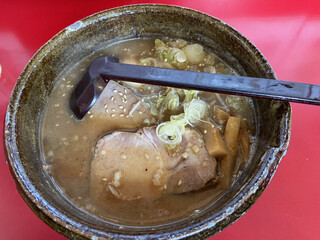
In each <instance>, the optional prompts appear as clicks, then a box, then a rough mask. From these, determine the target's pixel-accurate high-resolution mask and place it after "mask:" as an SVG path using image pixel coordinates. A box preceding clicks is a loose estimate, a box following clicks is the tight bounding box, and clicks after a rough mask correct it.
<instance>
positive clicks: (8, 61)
mask: <svg viewBox="0 0 320 240" xmlns="http://www.w3.org/2000/svg"><path fill="white" fill-rule="evenodd" d="M134 3H164V4H173V5H179V6H184V7H189V8H193V9H196V10H199V11H202V12H205V13H208V14H210V15H212V16H215V17H218V18H220V19H222V20H223V21H225V22H227V23H228V24H230V25H231V26H233V27H235V28H236V29H237V30H239V31H240V32H241V33H243V34H244V35H245V36H246V37H247V38H249V39H250V40H251V41H252V42H253V43H254V44H255V45H256V46H257V47H258V48H259V49H260V50H261V51H262V52H263V54H264V55H265V56H266V58H267V59H268V60H269V62H270V64H271V66H272V67H273V69H274V70H275V72H276V73H277V75H278V77H279V79H282V80H287V81H297V82H298V81H299V82H306V83H313V84H320V77H319V76H320V1H318V0H304V1H301V0H268V1H265V0H216V1H214V0H212V1H210V0H186V1H182V0H172V1H170V0H167V1H165V0H163V1H152V0H149V1H121V0H114V1H112V0H108V1H106V0H101V1H80V0H69V1H62V0H56V1H32V2H31V1H18V0H10V1H1V7H0V65H1V67H2V73H1V76H0V99H1V101H0V125H3V119H4V115H5V109H6V105H7V103H8V100H9V96H10V92H11V90H12V89H13V86H14V84H15V82H16V80H17V78H18V76H19V74H20V73H21V71H22V70H23V68H24V66H25V65H26V64H27V62H28V60H29V59H30V58H31V57H32V55H33V54H34V53H35V52H36V51H37V50H38V49H39V48H40V46H41V45H43V44H44V43H45V42H46V41H47V40H49V39H50V38H51V37H52V36H54V35H55V34H56V33H57V32H59V31H60V30H62V29H63V28H65V27H67V26H68V25H70V24H72V23H73V22H75V21H77V20H79V19H81V18H83V17H86V16H88V15H91V14H93V13H95V12H98V11H102V10H105V9H108V8H111V7H116V6H121V5H127V4H134ZM292 111H293V121H292V135H291V142H290V147H289V150H288V153H287V155H286V156H285V157H284V158H283V160H282V162H281V164H280V166H279V168H278V171H277V172H276V174H275V177H274V178H273V180H272V181H271V183H270V185H269V187H268V188H267V190H266V191H265V192H264V193H263V194H262V196H261V198H260V199H259V200H258V201H257V202H256V203H255V204H254V205H253V206H252V208H251V209H250V210H249V211H248V212H247V213H246V214H245V215H244V216H243V217H242V218H240V219H239V220H238V221H237V222H236V223H234V224H233V225H231V226H230V227H228V228H227V229H225V230H224V231H223V232H221V233H219V234H218V235H216V236H215V237H213V239H218V240H219V239H221V240H229V239H232V240H233V239H246V240H251V239H252V240H253V239H254V240H256V239H260V240H267V239H268V240H269V239H272V240H278V239H279V240H280V239H290V240H296V239H304V240H307V239H319V238H320V221H319V216H320V183H319V182H318V181H319V174H320V160H319V159H318V156H319V155H320V146H319V145H318V144H319V143H320V124H319V122H320V107H316V106H307V105H302V104H292ZM1 129H2V128H1ZM1 135H2V133H1ZM0 141H1V145H2V142H3V140H2V138H1V140H0ZM0 158H1V159H0V160H1V161H0V240H2V239H7V240H16V239H33V240H37V239H46V240H50V239H55V240H59V239H65V237H63V236H61V235H59V234H58V233H56V232H55V231H54V230H52V229H51V228H50V227H48V226H47V225H46V224H44V223H43V222H42V221H41V220H39V219H38V217H37V216H36V215H35V214H33V212H32V211H31V210H30V209H29V208H28V207H27V205H26V204H25V203H24V201H23V200H22V198H21V197H20V195H19V194H18V192H17V191H16V188H15V184H14V181H13V179H12V178H11V175H10V173H9V168H8V166H7V165H6V163H5V158H4V153H3V149H2V148H0Z"/></svg>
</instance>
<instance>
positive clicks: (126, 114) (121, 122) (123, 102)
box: [88, 80, 154, 129]
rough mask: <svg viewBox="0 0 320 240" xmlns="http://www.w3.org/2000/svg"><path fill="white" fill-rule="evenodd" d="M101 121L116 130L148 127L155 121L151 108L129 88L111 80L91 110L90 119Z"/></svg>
mask: <svg viewBox="0 0 320 240" xmlns="http://www.w3.org/2000/svg"><path fill="white" fill-rule="evenodd" d="M90 116H92V117H94V118H95V119H101V120H102V121H104V122H107V123H108V125H110V126H112V127H113V128H114V129H131V128H137V127H140V126H148V125H149V124H150V123H152V122H153V121H154V118H153V116H152V115H151V113H150V108H149V106H147V105H146V104H145V103H144V102H142V101H141V98H140V97H139V96H137V95H136V94H135V93H134V92H132V91H131V90H130V89H129V88H127V87H125V86H122V85H120V84H118V83H117V82H115V81H113V80H110V81H109V82H108V84H107V86H106V88H105V89H104V90H103V92H102V94H101V95H100V97H99V98H98V100H97V102H96V103H95V104H94V105H93V107H92V108H91V109H90V114H88V117H90Z"/></svg>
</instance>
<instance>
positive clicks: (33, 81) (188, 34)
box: [4, 5, 291, 239]
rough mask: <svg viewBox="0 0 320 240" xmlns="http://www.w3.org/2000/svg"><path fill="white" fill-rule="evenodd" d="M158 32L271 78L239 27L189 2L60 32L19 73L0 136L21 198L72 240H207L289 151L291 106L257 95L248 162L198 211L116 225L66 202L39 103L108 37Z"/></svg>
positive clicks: (136, 9)
mask: <svg viewBox="0 0 320 240" xmlns="http://www.w3.org/2000/svg"><path fill="white" fill-rule="evenodd" d="M161 36H168V37H173V38H183V39H185V40H187V41H191V42H196V43H199V44H201V45H203V46H205V47H206V48H207V49H208V50H210V51H212V52H214V53H215V54H216V55H217V56H218V57H220V58H221V59H222V60H223V61H224V62H226V63H227V64H228V65H229V66H231V67H232V68H233V69H235V71H237V72H238V73H239V74H241V75H247V76H252V77H262V78H276V76H275V74H274V72H273V70H272V69H271V67H270V65H269V64H268V62H267V60H266V59H265V58H264V57H263V55H262V54H261V53H260V51H259V50H258V49H257V48H256V47H255V46H254V45H253V44H252V43H251V42H250V41H249V40H248V39H246V38H245V37H244V36H242V35H241V34H240V33H239V32H237V31H236V30H234V29H233V28H231V27H230V26H228V25H227V24H225V23H224V22H222V21H221V20H219V19H216V18H214V17H211V16H208V15H206V14H203V13H200V12H196V11H194V10H190V9H186V8H181V7H175V6H166V5H132V6H124V7H120V8H115V9H110V10H107V11H103V12H100V13H97V14H94V15H92V16H89V17H87V18H85V19H83V20H80V21H77V22H76V23H74V24H72V25H71V26H69V27H67V28H66V29H64V30H62V31H61V32H60V33H58V34H57V35H56V36H55V37H53V38H52V39H51V40H50V41H48V42H47V43H46V44H45V45H44V46H43V47H42V48H41V49H40V50H39V51H38V52H37V53H36V54H35V55H34V57H33V58H32V59H31V60H30V62H29V63H28V64H27V66H26V67H25V69H24V71H23V72H22V74H21V75H20V77H19V79H18V81H17V83H16V86H15V88H14V90H13V92H12V95H11V99H10V102H9V105H8V109H7V113H6V119H5V132H4V138H5V149H6V154H7V161H8V164H9V167H10V170H11V173H12V176H13V178H14V179H15V182H16V185H17V189H18V191H19V192H20V194H21V196H22V197H23V199H24V200H25V201H26V203H27V204H28V205H29V207H30V208H31V209H32V210H33V211H34V212H35V213H36V214H37V215H38V216H39V217H40V218H41V219H42V220H43V221H44V222H46V223H47V224H48V225H49V226H50V227H52V228H53V229H55V230H56V231H57V232H59V233H61V234H63V235H65V236H67V237H69V238H71V239H109V238H116V239H117V238H118V239H137V238H138V239H168V238H174V239H180V238H187V237H192V238H195V239H203V238H207V237H209V236H212V235H214V234H216V233H218V232H220V231H221V230H222V229H224V228H225V227H226V226H228V225H230V224H231V223H233V222H234V221H235V220H237V219H238V218H239V217H240V216H241V215H243V214H244V213H245V212H246V210H247V209H248V208H249V207H250V206H251V205H252V204H253V203H254V202H255V201H256V200H257V198H258V197H259V196H260V195H261V193H262V192H263V191H264V189H265V188H266V187H267V185H268V184H269V181H270V180H271V178H272V176H273V175H274V173H275V171H276V169H277V167H278V165H279V163H280V160H281V158H282V157H283V156H284V154H285V153H286V150H287V147H288V144H289V138H290V126H291V108H290V105H289V104H288V103H283V102H277V101H271V100H262V99H259V100H254V108H255V112H256V116H257V122H258V126H257V131H258V136H259V137H258V140H257V150H256V152H255V154H254V157H253V159H252V162H251V163H250V164H248V165H247V166H246V167H245V168H244V170H243V172H242V173H241V174H240V175H239V176H238V177H237V179H236V181H235V183H234V184H233V185H232V187H231V188H230V189H229V190H228V191H227V192H226V193H225V194H224V195H223V196H222V197H221V198H219V199H218V200H217V201H215V202H213V203H212V204H211V205H209V206H208V207H207V208H205V209H204V210H202V211H200V212H199V213H198V214H197V215H196V216H192V217H191V216H190V217H187V218H185V219H182V220H181V221H178V222H172V223H168V224H165V225H159V226H152V227H132V226H125V227H122V228H119V226H117V225H115V224H112V223H110V222H108V221H105V220H102V219H99V218H97V217H94V216H92V215H90V214H87V213H86V212H84V211H83V210H81V209H79V208H78V207H76V206H75V205H73V204H72V203H70V201H69V200H68V199H67V198H66V197H65V196H64V195H62V194H61V192H60V191H59V190H58V189H57V187H56V186H55V184H53V183H52V181H51V180H50V178H49V177H48V174H47V172H46V171H44V169H43V166H42V164H43V155H42V152H41V147H40V141H39V139H40V125H41V119H42V116H43V112H44V108H45V106H46V103H47V101H48V97H49V96H50V94H51V92H52V89H53V87H54V83H55V80H56V78H57V76H58V75H59V74H60V72H61V71H62V70H63V69H65V68H66V67H67V66H68V65H69V64H71V63H77V62H79V61H80V60H81V59H83V58H84V57H86V56H87V55H89V54H91V53H92V52H93V51H95V49H98V48H99V47H101V46H104V45H105V44H107V43H113V42H117V41H121V40H125V39H132V38H146V37H161ZM275 81H276V80H275Z"/></svg>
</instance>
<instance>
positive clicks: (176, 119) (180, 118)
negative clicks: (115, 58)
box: [170, 113, 188, 126]
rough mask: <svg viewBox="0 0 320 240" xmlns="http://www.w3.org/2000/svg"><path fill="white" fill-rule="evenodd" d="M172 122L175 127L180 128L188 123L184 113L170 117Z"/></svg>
mask: <svg viewBox="0 0 320 240" xmlns="http://www.w3.org/2000/svg"><path fill="white" fill-rule="evenodd" d="M170 122H172V123H173V124H175V125H178V126H185V125H187V123H188V120H187V118H186V116H185V114H184V113H181V114H179V115H171V116H170Z"/></svg>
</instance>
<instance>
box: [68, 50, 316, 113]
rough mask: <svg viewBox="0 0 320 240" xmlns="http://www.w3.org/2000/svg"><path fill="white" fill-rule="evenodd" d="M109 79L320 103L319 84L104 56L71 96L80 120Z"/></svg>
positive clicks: (74, 111) (95, 63) (73, 108)
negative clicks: (148, 64)
mask: <svg viewBox="0 0 320 240" xmlns="http://www.w3.org/2000/svg"><path fill="white" fill-rule="evenodd" d="M110 79H115V80H123V81H129V82H137V83H144V84H152V85H161V86H169V87H175V88H182V89H194V90H200V91H207V92H217V93H224V94H234V95H241V96H247V97H255V98H266V99H274V100H279V101H290V102H298V103H305V104H313V105H320V86H319V85H313V84H305V83H296V82H288V81H278V80H275V79H265V78H253V77H243V76H235V75H222V74H212V73H202V72H192V71H184V70H174V69H166V68H156V67H146V66H139V65H131V64H124V63H119V59H118V58H116V57H109V56H105V57H99V58H96V59H95V60H94V61H93V62H92V64H91V65H90V67H89V69H88V70H87V72H86V73H85V75H84V76H83V78H82V79H81V81H80V82H79V84H78V85H77V87H76V88H75V90H74V92H73V93H72V95H71V98H70V102H69V103H70V108H71V110H72V112H73V113H74V115H75V116H76V117H77V118H78V119H82V118H83V117H84V116H85V115H86V113H87V112H88V111H89V110H90V109H91V107H92V106H93V104H94V103H95V102H96V101H97V99H98V98H99V96H100V94H101V93H102V91H103V89H104V88H105V87H106V85H107V84H108V81H109V80H110Z"/></svg>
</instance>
